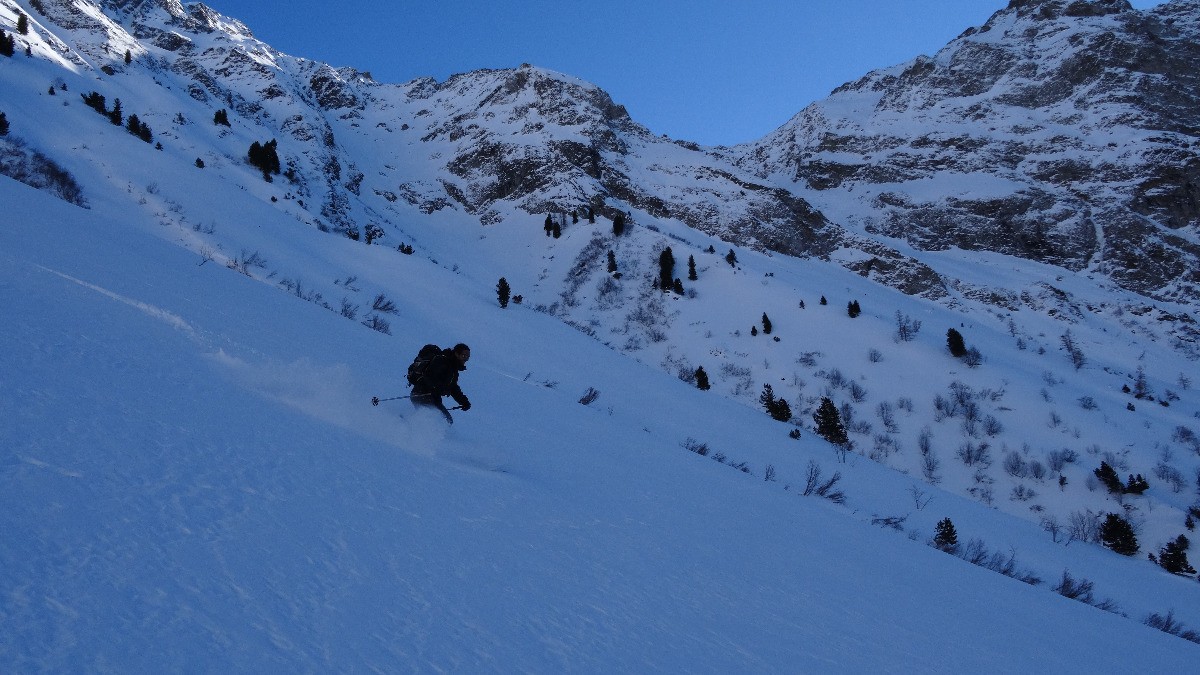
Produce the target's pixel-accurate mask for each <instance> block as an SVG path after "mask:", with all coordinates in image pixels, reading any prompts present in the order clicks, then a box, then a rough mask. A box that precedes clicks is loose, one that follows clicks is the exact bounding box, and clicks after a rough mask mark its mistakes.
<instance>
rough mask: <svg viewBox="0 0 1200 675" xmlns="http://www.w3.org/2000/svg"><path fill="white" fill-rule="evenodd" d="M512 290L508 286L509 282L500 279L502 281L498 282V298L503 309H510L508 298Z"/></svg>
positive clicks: (502, 278)
mask: <svg viewBox="0 0 1200 675" xmlns="http://www.w3.org/2000/svg"><path fill="white" fill-rule="evenodd" d="M511 292H512V289H511V288H509V286H508V280H507V279H505V278H504V277H500V281H498V282H496V298H497V299H498V300H499V301H500V306H501V307H508V297H509V293H511Z"/></svg>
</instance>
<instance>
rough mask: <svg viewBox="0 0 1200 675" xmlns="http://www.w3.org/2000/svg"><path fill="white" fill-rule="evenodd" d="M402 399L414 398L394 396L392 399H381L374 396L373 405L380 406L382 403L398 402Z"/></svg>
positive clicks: (372, 398)
mask: <svg viewBox="0 0 1200 675" xmlns="http://www.w3.org/2000/svg"><path fill="white" fill-rule="evenodd" d="M402 398H412V396H411V395H410V396H393V397H391V398H379V397H378V396H372V397H371V405H379V404H380V402H382V401H398V400H400V399H402Z"/></svg>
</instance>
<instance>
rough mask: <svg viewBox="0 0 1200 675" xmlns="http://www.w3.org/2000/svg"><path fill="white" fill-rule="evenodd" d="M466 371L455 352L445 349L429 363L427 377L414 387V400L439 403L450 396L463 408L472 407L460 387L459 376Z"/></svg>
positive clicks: (426, 371)
mask: <svg viewBox="0 0 1200 675" xmlns="http://www.w3.org/2000/svg"><path fill="white" fill-rule="evenodd" d="M466 369H467V367H466V366H464V365H462V364H461V363H459V362H458V357H456V356H455V355H454V350H452V349H443V350H442V352H441V353H440V354H438V355H437V356H435V357H433V359H432V360H431V361H430V362H429V366H428V367H427V368H426V369H425V376H424V377H422V378H421V379H420V380H419V381H418V382H417V384H416V385H414V386H413V391H412V395H413V398H415V399H426V400H430V401H438V400H440V399H441V397H443V396H450V397H453V398H454V401H455V402H456V403H458V404H459V405H461V406H468V405H470V404H471V402H470V401H468V400H467V396H466V394H464V393H463V391H462V389H461V388H459V386H458V374H459V373H460V372H462V371H464V370H466Z"/></svg>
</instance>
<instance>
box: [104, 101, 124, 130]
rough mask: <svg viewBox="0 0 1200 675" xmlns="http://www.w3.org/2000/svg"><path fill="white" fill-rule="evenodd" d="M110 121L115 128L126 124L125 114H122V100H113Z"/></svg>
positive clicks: (109, 113)
mask: <svg viewBox="0 0 1200 675" xmlns="http://www.w3.org/2000/svg"><path fill="white" fill-rule="evenodd" d="M108 121H109V122H112V123H113V126H114V127H119V126H121V125H122V124H123V123H124V122H125V114H124V113H123V112H121V99H119V98H114V99H113V108H112V110H110V111H108Z"/></svg>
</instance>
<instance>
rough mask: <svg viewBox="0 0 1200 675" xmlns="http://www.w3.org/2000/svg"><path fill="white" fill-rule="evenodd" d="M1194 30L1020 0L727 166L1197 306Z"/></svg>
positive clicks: (1135, 15)
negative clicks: (928, 54)
mask: <svg viewBox="0 0 1200 675" xmlns="http://www.w3.org/2000/svg"><path fill="white" fill-rule="evenodd" d="M1198 38H1200V3H1196V2H1194V1H1191V0H1176V1H1174V2H1168V3H1165V4H1163V5H1160V6H1159V7H1156V8H1154V9H1153V10H1150V11H1137V10H1134V9H1132V7H1131V6H1130V5H1129V3H1127V2H1124V0H1099V1H1096V2H1074V1H1067V0H1028V1H1022V0H1013V2H1010V3H1009V5H1008V7H1007V8H1006V9H1004V10H1001V11H999V12H997V13H996V14H995V15H993V16H992V17H991V19H989V20H988V21H987V23H985V24H984V25H983V26H980V27H978V28H970V29H968V30H966V31H964V32H963V34H962V35H960V36H959V37H958V38H957V39H956V40H954V41H953V42H951V43H950V44H948V45H947V46H946V47H945V48H943V49H942V50H941V51H939V52H938V53H937V54H935V55H934V56H932V57H927V56H919V57H917V58H915V59H913V60H912V61H910V62H908V63H904V64H900V65H897V66H894V67H892V68H888V69H884V70H880V71H876V72H873V73H870V74H868V75H866V76H864V77H863V78H862V79H860V80H858V81H856V82H851V83H847V84H846V85H844V86H842V87H840V88H839V89H837V90H836V91H834V92H833V94H832V95H831V96H830V97H829V98H828V99H826V100H823V101H818V102H816V103H813V104H812V105H811V106H809V107H808V108H806V109H805V110H803V111H802V112H801V113H799V114H798V115H796V117H795V118H793V119H792V120H791V121H790V122H788V123H787V124H786V125H784V126H783V127H781V128H780V129H778V130H776V131H775V132H773V133H772V134H770V135H768V136H767V137H766V138H764V139H762V140H761V141H759V142H757V143H753V144H750V145H749V146H747V147H742V148H737V149H736V151H735V152H734V153H732V156H734V157H736V159H737V161H738V164H739V165H740V166H743V167H745V168H747V169H748V170H751V171H753V172H754V173H755V174H757V175H761V176H771V177H773V178H776V179H778V180H781V181H783V182H784V183H787V182H789V181H795V182H796V183H797V184H798V185H799V186H802V188H803V189H801V190H799V191H798V192H797V194H799V195H800V196H802V197H804V198H805V199H807V200H809V201H810V202H811V203H813V204H814V205H816V206H817V207H818V208H819V209H820V210H822V211H823V212H824V213H825V214H826V215H827V216H829V217H830V218H832V219H833V220H834V221H835V222H838V223H839V224H840V225H842V226H843V227H846V228H848V229H850V230H852V231H855V232H859V233H865V234H869V235H876V236H883V237H888V238H895V239H899V240H902V241H904V242H906V243H907V244H909V245H911V246H913V247H915V248H917V249H921V250H945V249H947V248H952V247H957V248H963V249H967V250H982V251H995V252H998V253H1003V254H1005V255H1010V256H1017V257H1022V258H1027V259H1030V260H1037V261H1040V262H1045V263H1049V264H1052V265H1057V266H1061V267H1064V268H1067V269H1070V270H1075V271H1083V270H1086V271H1087V272H1089V273H1092V274H1095V275H1097V276H1103V277H1107V278H1109V279H1112V280H1113V281H1115V282H1116V283H1117V284H1118V285H1120V286H1121V287H1122V288H1127V289H1130V290H1133V291H1135V292H1138V293H1142V294H1145V295H1147V296H1150V297H1153V298H1159V299H1170V298H1173V299H1180V300H1183V301H1185V302H1195V301H1196V299H1197V288H1198V287H1197V282H1198V281H1200V239H1198V238H1197V227H1198V226H1200V190H1198V188H1197V185H1198V184H1200V145H1198V144H1197V130H1198V129H1200V112H1198V111H1200V82H1198V80H1197V76H1196V73H1197V72H1200V71H1198V69H1197V64H1198V63H1200V39H1198ZM918 257H919V256H918ZM979 290H980V291H981V295H982V291H984V290H985V289H979Z"/></svg>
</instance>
